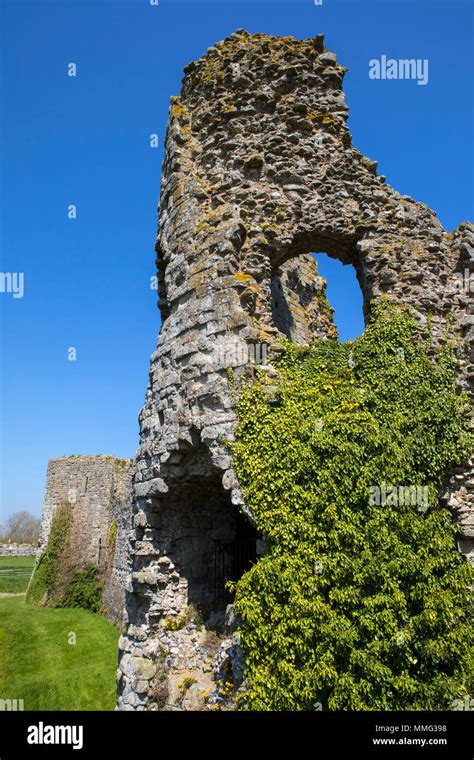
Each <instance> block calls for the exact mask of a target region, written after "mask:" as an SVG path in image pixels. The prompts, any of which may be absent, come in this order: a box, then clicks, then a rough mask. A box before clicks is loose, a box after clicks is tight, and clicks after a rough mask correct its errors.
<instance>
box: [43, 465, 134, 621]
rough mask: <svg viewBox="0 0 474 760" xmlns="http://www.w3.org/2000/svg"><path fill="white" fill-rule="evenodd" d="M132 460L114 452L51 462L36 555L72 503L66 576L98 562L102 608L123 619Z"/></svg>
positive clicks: (129, 523) (63, 569)
mask: <svg viewBox="0 0 474 760" xmlns="http://www.w3.org/2000/svg"><path fill="white" fill-rule="evenodd" d="M132 473H133V461H132V460H131V459H117V458H116V457H113V456H70V457H60V458H58V459H51V460H50V461H49V463H48V471H47V477H46V490H45V497H44V503H43V513H42V521H41V529H40V543H39V550H38V556H37V560H39V558H40V556H41V554H42V552H43V551H44V549H45V547H46V545H47V542H48V537H49V533H50V530H51V524H52V521H53V517H54V514H55V512H56V510H57V508H58V507H59V506H60V505H62V504H69V505H71V511H72V522H71V527H70V530H69V537H68V551H67V563H64V562H63V563H62V564H61V567H60V573H61V574H62V575H64V576H66V575H70V574H72V573H73V572H74V571H76V570H79V569H81V568H84V567H85V566H86V565H90V564H92V565H95V566H97V567H98V568H100V570H101V578H102V580H103V582H104V591H103V607H104V610H105V611H106V614H107V616H108V617H109V618H110V619H112V620H115V621H120V620H121V617H122V613H123V606H124V595H125V579H126V575H127V572H128V567H127V563H128V552H127V540H128V533H129V532H130V528H131V488H132Z"/></svg>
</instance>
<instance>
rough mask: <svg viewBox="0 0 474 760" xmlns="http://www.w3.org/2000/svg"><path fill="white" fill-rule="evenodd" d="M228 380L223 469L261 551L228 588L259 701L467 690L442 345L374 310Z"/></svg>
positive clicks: (379, 699)
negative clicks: (245, 377) (443, 495)
mask: <svg viewBox="0 0 474 760" xmlns="http://www.w3.org/2000/svg"><path fill="white" fill-rule="evenodd" d="M274 367H275V369H276V370H277V375H276V378H275V376H273V377H269V376H268V374H265V373H263V372H262V373H261V374H260V375H259V377H258V378H257V380H256V381H255V382H254V383H253V384H251V385H247V386H245V387H244V388H243V389H241V392H240V396H239V399H238V402H237V412H238V417H239V425H238V429H237V433H236V441H235V443H233V444H231V447H232V451H233V456H234V466H235V469H236V472H237V475H238V478H239V481H240V483H241V485H242V488H243V491H244V495H245V501H246V504H247V505H248V507H249V508H250V509H251V511H252V513H253V515H254V517H255V523H256V527H257V529H258V530H259V531H261V532H262V533H263V534H264V536H265V539H266V542H267V552H266V554H265V556H264V557H263V558H262V559H261V560H260V561H259V562H258V563H257V564H256V565H254V566H253V567H252V568H251V569H250V570H249V571H248V572H247V573H245V574H244V575H243V576H242V578H241V579H240V580H239V581H238V582H237V584H236V585H235V594H236V595H235V607H236V609H237V611H238V612H239V613H240V615H241V617H242V626H241V631H240V636H241V645H242V648H243V650H244V652H245V655H246V691H245V693H244V703H243V706H244V707H247V708H249V709H254V710H255V709H256V710H314V709H316V710H319V709H322V710H417V709H419V710H436V709H438V710H439V709H450V706H451V705H452V703H453V700H454V699H456V698H459V697H463V696H464V695H465V694H466V693H468V675H467V674H468V670H469V654H470V643H471V634H470V628H469V625H468V610H469V608H470V595H469V590H468V586H469V580H470V573H469V565H468V564H467V563H466V562H465V561H464V560H463V559H462V557H461V556H460V554H459V553H458V551H457V549H456V541H455V536H456V526H455V523H454V522H453V519H452V516H451V515H450V513H449V510H448V509H447V508H446V507H445V506H443V505H442V504H441V503H440V500H439V496H438V493H439V489H440V486H441V485H442V483H443V479H444V478H445V476H446V473H447V471H448V469H449V468H450V467H452V466H454V465H457V464H459V463H460V462H461V461H463V459H464V458H465V457H466V456H467V454H468V452H469V447H470V442H471V441H470V436H469V432H468V419H469V406H468V402H467V399H466V398H465V397H464V396H462V395H459V394H458V393H457V392H456V386H455V361H454V359H453V355H452V352H451V350H450V348H449V346H448V345H447V344H446V345H445V346H444V347H443V348H441V349H439V350H438V351H437V352H436V354H435V357H433V355H432V351H431V350H430V346H429V345H428V343H426V344H422V343H420V342H419V339H418V338H417V325H416V322H415V321H414V320H413V319H412V318H411V317H410V316H409V315H408V314H407V313H402V312H400V311H397V310H395V309H393V308H391V309H390V308H388V307H385V308H384V309H383V310H382V309H380V310H379V311H378V313H377V315H376V318H375V319H374V321H373V322H372V323H371V324H370V325H369V326H367V328H366V329H365V332H364V333H363V335H362V336H361V337H360V338H358V339H357V340H356V341H353V342H349V343H345V344H341V343H338V342H336V341H332V340H330V341H318V342H317V343H316V344H315V345H314V346H312V347H311V348H301V347H297V346H295V345H291V344H286V345H285V349H284V350H283V351H282V353H281V355H280V357H279V359H277V360H276V361H275V362H274Z"/></svg>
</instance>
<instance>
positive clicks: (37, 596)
mask: <svg viewBox="0 0 474 760" xmlns="http://www.w3.org/2000/svg"><path fill="white" fill-rule="evenodd" d="M71 519H72V514H71V505H70V504H60V505H59V506H58V508H57V509H56V511H55V513H54V516H53V519H52V522H51V529H50V532H49V537H48V542H47V544H46V547H45V549H44V551H43V552H42V554H41V557H40V559H39V560H38V563H37V565H36V567H35V569H34V572H33V576H32V578H31V582H30V585H29V587H28V591H27V594H26V601H27V602H29V603H30V604H33V605H39V604H48V603H51V600H52V599H53V597H54V595H55V592H56V585H57V582H58V580H59V576H60V567H61V557H62V555H63V553H64V550H65V548H66V545H67V541H68V537H69V531H70V527H71Z"/></svg>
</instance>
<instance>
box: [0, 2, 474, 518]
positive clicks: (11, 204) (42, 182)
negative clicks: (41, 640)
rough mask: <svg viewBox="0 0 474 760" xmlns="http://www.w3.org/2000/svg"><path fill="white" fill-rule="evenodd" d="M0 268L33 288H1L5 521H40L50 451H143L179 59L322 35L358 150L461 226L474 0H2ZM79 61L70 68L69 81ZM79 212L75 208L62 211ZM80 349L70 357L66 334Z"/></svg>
mask: <svg viewBox="0 0 474 760" xmlns="http://www.w3.org/2000/svg"><path fill="white" fill-rule="evenodd" d="M0 7H1V32H0V34H1V42H2V47H3V48H4V53H3V56H2V66H1V94H0V107H1V128H2V156H1V180H2V183H1V217H0V222H1V228H0V242H1V256H2V259H1V267H0V269H1V271H2V272H24V273H25V294H24V297H23V298H22V299H13V298H12V296H11V294H6V293H0V310H1V319H2V323H1V324H2V326H1V349H2V368H1V372H2V375H1V377H2V380H1V391H2V396H1V415H2V419H1V429H2V441H1V442H2V450H1V495H2V511H1V512H0V521H1V520H2V519H4V518H5V517H6V515H7V514H8V513H10V512H12V511H15V510H18V509H28V510H30V511H32V512H33V513H35V514H38V515H39V514H40V511H41V501H42V496H43V488H44V479H45V472H46V465H47V461H48V459H49V458H51V457H55V456H62V455H66V454H95V453H113V454H116V455H118V456H124V457H125V456H131V455H133V454H134V452H135V450H136V447H137V444H138V424H137V414H138V411H139V409H140V406H141V405H142V402H143V398H144V394H145V389H146V383H147V379H148V362H149V355H150V354H151V353H152V351H153V350H154V347H155V341H156V336H157V333H158V331H159V324H160V323H159V314H158V311H157V309H156V305H155V301H156V293H155V292H154V291H151V290H150V289H149V278H150V276H151V275H152V274H153V273H154V251H153V246H154V239H155V230H156V217H157V215H156V204H157V199H158V193H159V181H160V170H161V160H162V151H161V148H159V149H157V150H153V149H152V148H150V147H149V135H150V133H153V132H156V133H158V135H159V137H160V141H161V143H162V141H163V138H164V133H165V127H166V121H167V113H168V105H169V98H170V96H171V95H176V94H178V92H179V89H180V81H181V77H182V69H183V67H184V66H185V65H186V64H187V63H189V62H190V61H192V60H194V59H196V58H199V57H200V56H201V55H203V53H205V51H206V49H207V48H208V47H210V46H211V45H213V44H214V43H215V42H217V41H219V40H221V39H223V38H224V37H226V36H228V35H229V34H231V33H232V32H233V31H235V29H237V28H239V27H244V28H245V29H247V30H248V31H249V32H265V33H268V34H281V35H293V36H295V37H298V38H305V37H313V36H315V35H316V34H318V33H324V34H325V36H326V44H327V47H328V48H329V49H330V50H332V51H334V52H335V53H336V54H337V56H338V60H339V62H340V63H341V64H343V65H346V66H348V67H349V69H350V71H349V73H348V74H347V75H346V78H345V90H346V94H347V100H348V104H349V107H350V128H351V130H352V134H353V139H354V144H355V146H356V147H357V148H359V149H360V150H361V151H363V152H364V153H365V154H366V155H368V156H369V157H371V158H373V159H376V160H378V162H379V171H380V173H382V174H385V175H386V176H387V181H388V182H389V183H390V184H392V185H393V186H394V187H395V188H396V189H397V190H399V191H400V192H401V193H403V194H409V195H411V196H412V197H414V198H415V199H416V200H421V201H424V202H426V203H427V204H428V205H429V206H431V207H432V208H433V209H434V210H435V211H436V212H437V214H438V216H439V218H440V220H441V222H442V223H443V224H444V225H445V227H447V228H448V229H452V228H453V227H455V226H457V225H458V224H459V222H461V221H462V220H464V219H466V218H468V217H469V216H472V215H471V205H472V146H471V142H470V136H471V134H472V127H473V123H472V122H473V119H472V91H471V90H470V87H471V84H470V83H471V82H472V69H473V60H472V19H471V18H470V3H468V2H465V3H464V2H455V1H453V0H450V1H449V2H448V1H447V0H445V1H444V0H438V1H437V0H431V2H426V3H425V2H416V0H412V1H411V2H401V1H400V0H398V1H397V2H393V3H392V2H388V1H387V2H384V0H376V2H372V3H364V2H357V1H356V0H353V1H352V2H340V1H339V0H323V4H322V5H321V6H317V5H315V4H314V2H313V0H287V1H286V0H280V2H278V0H271V2H270V1H265V0H261V1H260V2H259V1H258V0H252V2H226V1H225V0H220V1H219V2H211V3H206V2H201V1H199V2H198V1H196V2H187V3H186V2H180V1H179V0H160V3H159V6H158V7H156V6H151V5H150V4H149V0H133V1H130V2H120V0H117V1H115V0H102V2H97V3H90V2H87V3H83V2H75V1H74V0H70V1H69V2H66V1H65V2H45V1H43V2H42V0H35V2H31V3H30V2H22V0H15V2H6V1H5V0H2V1H1V2H0ZM382 54H385V55H387V56H388V57H393V58H428V59H429V82H428V84H427V85H426V86H419V85H417V83H416V82H414V81H386V80H385V81H375V80H371V79H369V77H368V61H369V60H370V59H371V58H378V57H380V56H381V55H382ZM70 62H75V63H76V64H77V77H76V78H70V77H68V76H67V75H66V70H67V64H68V63H70ZM69 204H76V205H77V219H76V220H75V221H72V220H68V218H67V207H68V205H69ZM323 258H324V259H325V262H323V266H322V273H323V274H324V275H325V276H327V277H328V278H329V296H330V299H331V300H332V303H333V305H334V306H335V307H336V321H337V322H338V324H339V326H340V328H341V335H342V337H343V338H347V337H354V336H355V335H356V334H358V333H359V332H361V330H362V326H361V313H360V296H359V294H358V292H357V287H356V285H355V282H354V277H353V276H351V275H352V273H351V272H350V271H349V269H348V268H345V269H344V272H342V267H340V266H339V265H338V264H337V262H332V261H329V260H328V259H327V257H323ZM70 346H73V347H75V348H76V350H77V361H75V362H70V361H68V360H67V350H68V347H70Z"/></svg>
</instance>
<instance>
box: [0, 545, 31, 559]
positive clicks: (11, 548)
mask: <svg viewBox="0 0 474 760" xmlns="http://www.w3.org/2000/svg"><path fill="white" fill-rule="evenodd" d="M36 552H37V547H36V546H32V545H31V544H0V557H34V556H35V555H36Z"/></svg>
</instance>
